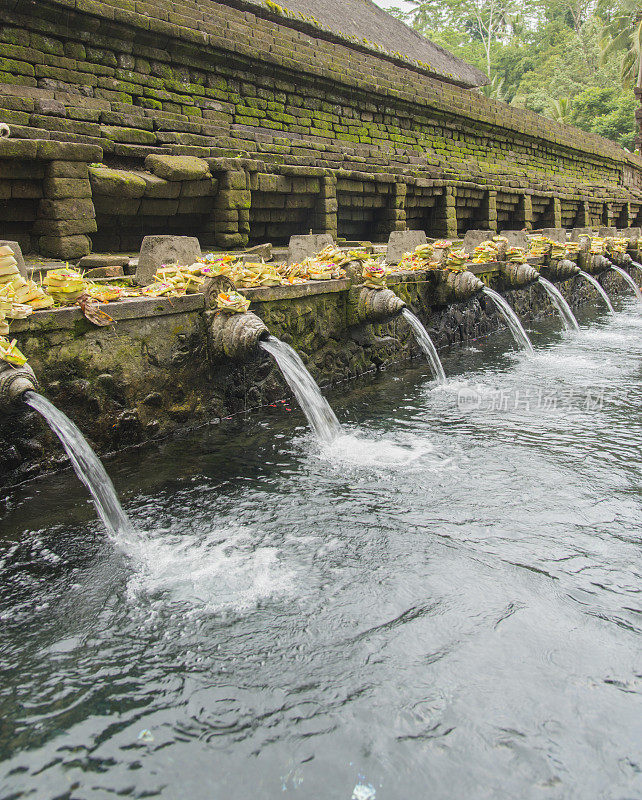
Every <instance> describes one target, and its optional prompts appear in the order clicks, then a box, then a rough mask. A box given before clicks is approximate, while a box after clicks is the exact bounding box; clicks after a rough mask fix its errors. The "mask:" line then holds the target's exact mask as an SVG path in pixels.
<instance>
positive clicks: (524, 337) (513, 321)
mask: <svg viewBox="0 0 642 800" xmlns="http://www.w3.org/2000/svg"><path fill="white" fill-rule="evenodd" d="M484 294H485V295H486V296H487V297H490V299H491V300H492V301H493V302H494V303H495V305H496V306H497V308H498V309H499V312H500V313H501V315H502V316H503V317H504V319H505V320H506V324H507V325H508V327H509V330H510V332H511V333H512V334H513V339H515V341H516V342H517V344H518V345H519V346H520V347H522V348H523V349H524V350H526V351H527V352H528V353H531V354H533V352H534V350H533V345H532V344H531V340H530V339H529V338H528V334H527V333H526V331H525V330H524V328H523V327H522V323H521V322H520V321H519V319H518V318H517V314H516V313H515V312H514V311H513V309H512V308H511V307H510V306H509V305H508V303H507V302H506V300H504V298H503V297H502V296H501V294H498V293H497V292H496V291H494V290H493V289H489V288H488V286H485V287H484Z"/></svg>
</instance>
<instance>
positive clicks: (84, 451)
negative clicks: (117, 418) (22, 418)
mask: <svg viewBox="0 0 642 800" xmlns="http://www.w3.org/2000/svg"><path fill="white" fill-rule="evenodd" d="M23 399H24V401H25V403H26V404H27V405H28V406H30V407H31V408H33V409H34V411H37V412H38V413H39V414H41V415H42V416H43V417H44V419H45V420H46V422H47V425H49V427H50V428H51V430H52V431H53V432H54V433H55V434H56V436H57V437H58V438H59V439H60V441H61V443H62V446H63V447H64V448H65V451H66V453H67V455H68V456H69V458H70V460H71V463H72V465H73V468H74V470H75V471H76V475H77V476H78V477H79V478H80V480H81V481H82V482H83V483H84V484H85V486H86V487H87V489H88V490H89V493H90V495H91V499H92V500H93V501H94V505H95V506H96V511H97V512H98V516H99V517H100V518H101V520H102V521H103V523H104V525H105V527H106V528H107V531H108V532H109V533H110V534H111V535H112V536H113V537H114V538H115V539H119V540H121V541H122V543H127V542H128V541H129V542H131V540H132V539H133V536H134V530H133V528H132V525H131V523H130V521H129V519H128V517H127V514H125V512H124V511H123V509H122V506H121V505H120V502H119V501H118V497H117V495H116V491H115V489H114V486H113V484H112V482H111V480H110V479H109V475H107V473H106V472H105V468H104V467H103V465H102V463H101V462H100V459H99V458H98V456H97V455H96V454H95V453H94V451H93V450H92V449H91V447H90V446H89V444H88V443H87V440H86V439H85V437H84V436H83V435H82V433H81V432H80V431H79V430H78V428H77V427H76V426H75V425H74V423H73V422H72V421H71V420H70V419H69V417H68V416H67V415H66V414H63V413H62V411H60V409H58V408H56V406H54V405H53V403H50V402H49V400H47V398H46V397H43V396H42V395H41V394H38V393H37V392H32V391H28V392H25V393H24V395H23Z"/></svg>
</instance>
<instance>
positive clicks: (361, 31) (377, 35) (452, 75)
mask: <svg viewBox="0 0 642 800" xmlns="http://www.w3.org/2000/svg"><path fill="white" fill-rule="evenodd" d="M255 2H257V4H259V5H263V6H264V7H265V6H266V5H268V6H269V4H268V3H263V2H261V0H255ZM276 2H278V3H279V5H281V6H282V7H283V8H284V9H286V11H288V12H292V13H294V14H296V15H297V16H298V15H301V16H303V17H308V18H313V19H314V20H316V21H317V22H318V23H319V25H320V26H321V27H322V28H323V29H325V30H326V31H329V32H331V33H334V34H336V35H337V36H340V37H342V38H347V39H351V40H352V41H354V40H355V39H356V40H358V41H359V42H363V41H364V40H365V41H366V42H367V43H370V44H374V45H378V46H379V47H380V48H383V50H384V51H385V52H386V53H387V54H389V55H394V54H401V56H403V57H404V58H406V59H410V60H411V61H417V62H419V63H421V64H428V65H430V68H431V70H433V71H434V72H436V73H437V74H439V75H441V76H442V77H444V78H445V79H447V80H449V81H451V82H453V83H458V84H460V85H462V86H467V87H473V86H483V85H484V84H486V83H488V78H487V77H486V75H485V74H484V73H483V72H480V71H479V70H478V69H476V68H475V67H472V66H471V65H470V64H467V63H466V62H465V61H462V60H461V59H459V58H456V57H455V56H454V55H452V53H449V52H448V51H447V50H444V48H443V47H439V45H436V44H434V43H433V42H431V41H430V40H429V39H426V38H425V37H424V36H421V35H420V34H419V33H417V32H416V31H414V30H413V29H412V28H409V27H408V25H406V24H405V23H403V22H401V20H398V19H395V18H394V17H392V16H391V15H390V14H388V13H387V12H386V11H384V10H383V9H382V8H380V7H379V6H378V5H376V4H375V3H373V2H371V0H276Z"/></svg>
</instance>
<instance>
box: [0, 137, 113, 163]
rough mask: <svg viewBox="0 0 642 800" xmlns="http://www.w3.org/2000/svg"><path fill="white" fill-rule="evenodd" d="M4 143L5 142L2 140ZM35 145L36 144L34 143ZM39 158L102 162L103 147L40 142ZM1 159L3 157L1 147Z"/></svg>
mask: <svg viewBox="0 0 642 800" xmlns="http://www.w3.org/2000/svg"><path fill="white" fill-rule="evenodd" d="M2 141H4V140H2ZM34 144H35V143H34ZM37 146H38V158H41V159H43V160H45V161H87V162H92V161H101V160H102V157H103V150H102V147H98V146H97V145H93V144H76V143H75V142H74V143H71V142H56V141H50V140H48V139H44V140H42V139H41V140H38V142H37ZM0 157H2V152H1V147H0Z"/></svg>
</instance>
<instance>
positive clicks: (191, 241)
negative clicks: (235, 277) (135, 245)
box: [136, 236, 201, 286]
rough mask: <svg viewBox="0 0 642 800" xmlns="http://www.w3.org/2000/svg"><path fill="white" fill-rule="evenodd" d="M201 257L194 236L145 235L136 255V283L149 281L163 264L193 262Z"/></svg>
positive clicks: (197, 242) (199, 248)
mask: <svg viewBox="0 0 642 800" xmlns="http://www.w3.org/2000/svg"><path fill="white" fill-rule="evenodd" d="M200 257H201V246H200V244H199V241H198V239H196V238H195V237H194V236H145V238H144V239H143V243H142V245H141V248H140V253H139V256H138V267H137V268H136V283H138V284H139V285H140V286H144V285H145V284H147V283H150V282H151V280H152V278H153V277H154V273H155V272H156V270H157V269H158V268H159V267H160V266H162V265H163V264H193V263H194V262H195V261H197V260H198V259H199V258H200Z"/></svg>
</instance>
